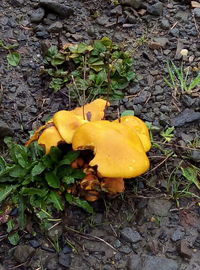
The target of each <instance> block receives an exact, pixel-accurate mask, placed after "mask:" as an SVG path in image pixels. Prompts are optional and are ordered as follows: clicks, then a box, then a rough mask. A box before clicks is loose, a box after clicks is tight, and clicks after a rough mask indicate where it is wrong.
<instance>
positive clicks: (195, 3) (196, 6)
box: [191, 1, 200, 8]
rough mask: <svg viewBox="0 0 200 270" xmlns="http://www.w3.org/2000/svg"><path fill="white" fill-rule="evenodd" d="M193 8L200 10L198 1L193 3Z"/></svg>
mask: <svg viewBox="0 0 200 270" xmlns="http://www.w3.org/2000/svg"><path fill="white" fill-rule="evenodd" d="M191 6H192V7H193V8H200V3H198V2H197V1H191Z"/></svg>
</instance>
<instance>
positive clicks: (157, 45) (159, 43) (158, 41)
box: [149, 37, 169, 50]
mask: <svg viewBox="0 0 200 270" xmlns="http://www.w3.org/2000/svg"><path fill="white" fill-rule="evenodd" d="M168 42H169V40H168V38H165V37H158V38H154V39H153V41H151V42H150V44H149V47H150V48H151V49H153V50H158V49H161V48H162V49H165V47H166V45H167V43H168Z"/></svg>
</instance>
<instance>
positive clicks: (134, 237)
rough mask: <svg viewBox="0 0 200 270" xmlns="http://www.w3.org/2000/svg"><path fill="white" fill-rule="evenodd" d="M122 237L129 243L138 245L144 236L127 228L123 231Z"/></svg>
mask: <svg viewBox="0 0 200 270" xmlns="http://www.w3.org/2000/svg"><path fill="white" fill-rule="evenodd" d="M121 237H122V239H124V240H125V241H127V242H130V243H137V242H139V241H141V240H142V236H141V235H140V234H139V233H138V232H137V231H136V230H135V229H132V228H130V227H126V228H124V229H123V230H122V231H121Z"/></svg>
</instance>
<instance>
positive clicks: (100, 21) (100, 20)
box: [96, 15, 109, 26]
mask: <svg viewBox="0 0 200 270" xmlns="http://www.w3.org/2000/svg"><path fill="white" fill-rule="evenodd" d="M96 22H97V23H98V24H99V25H102V26H105V25H106V24H107V23H109V18H108V17H107V16H105V15H104V16H100V17H98V18H97V19H96Z"/></svg>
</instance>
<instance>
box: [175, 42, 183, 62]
mask: <svg viewBox="0 0 200 270" xmlns="http://www.w3.org/2000/svg"><path fill="white" fill-rule="evenodd" d="M184 43H185V40H184V39H178V41H177V47H176V54H175V59H177V60H179V59H181V58H182V55H181V51H182V50H183V49H184V46H185V45H184Z"/></svg>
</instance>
